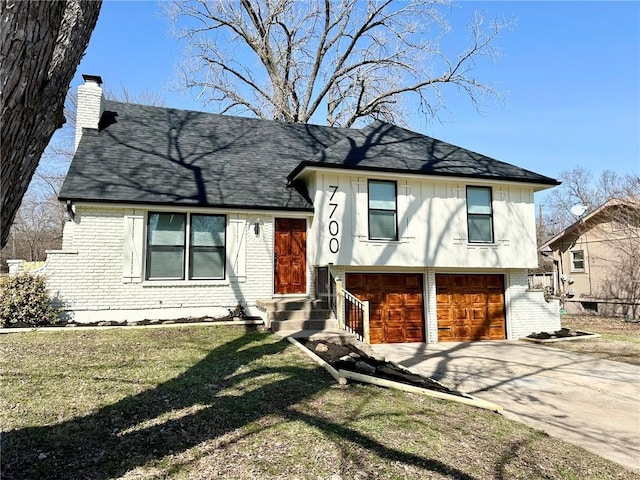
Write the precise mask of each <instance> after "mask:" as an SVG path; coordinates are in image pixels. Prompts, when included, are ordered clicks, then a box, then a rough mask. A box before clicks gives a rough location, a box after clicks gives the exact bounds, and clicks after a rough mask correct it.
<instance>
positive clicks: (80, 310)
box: [39, 207, 273, 321]
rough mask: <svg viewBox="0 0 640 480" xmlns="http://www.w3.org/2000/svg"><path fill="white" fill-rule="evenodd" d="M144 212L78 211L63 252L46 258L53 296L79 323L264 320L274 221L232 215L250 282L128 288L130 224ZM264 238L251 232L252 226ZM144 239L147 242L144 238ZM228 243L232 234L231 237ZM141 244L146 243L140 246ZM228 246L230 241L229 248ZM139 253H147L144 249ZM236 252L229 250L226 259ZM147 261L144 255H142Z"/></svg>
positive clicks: (139, 283) (270, 290) (160, 283)
mask: <svg viewBox="0 0 640 480" xmlns="http://www.w3.org/2000/svg"><path fill="white" fill-rule="evenodd" d="M145 213H146V212H145V211H144V210H140V209H130V208H129V209H125V208H87V207H84V208H83V207H78V208H77V212H76V217H75V220H74V221H73V222H69V223H68V224H67V226H66V227H65V238H64V240H63V245H64V250H61V251H54V252H49V255H48V258H47V263H46V265H45V267H44V268H43V269H42V270H41V271H40V272H39V273H43V274H45V275H47V276H48V284H49V289H50V291H51V294H52V295H53V296H54V297H55V298H56V299H57V300H58V301H60V302H61V303H62V304H63V306H64V308H65V309H66V310H69V311H70V314H71V316H72V317H73V318H75V319H76V320H77V321H97V320H111V319H117V320H136V319H144V318H177V317H183V316H189V315H194V316H195V315H214V316H216V315H224V314H226V313H227V309H233V308H234V307H235V306H236V305H237V304H241V305H243V306H245V307H246V308H247V310H248V312H249V313H251V314H253V315H257V314H259V312H258V311H257V309H256V308H255V304H256V299H259V298H271V296H272V293H273V287H272V285H273V274H272V272H273V263H272V259H273V218H272V217H268V216H264V215H251V214H245V213H237V212H236V213H228V214H227V223H228V227H227V228H229V225H230V224H231V223H232V221H233V220H234V219H243V220H245V222H244V229H245V243H244V251H243V252H242V255H243V256H244V262H245V265H244V269H245V271H246V276H239V277H235V276H231V275H230V274H231V273H232V272H227V278H226V279H225V280H220V281H167V282H165V281H142V279H141V278H140V279H138V280H137V281H134V282H131V283H125V281H127V280H126V279H125V277H123V250H124V243H125V242H124V231H125V217H130V216H137V217H139V216H144V215H145ZM256 221H258V222H260V233H259V234H258V235H256V234H255V233H254V228H253V226H254V224H255V222H256ZM142 238H144V237H142ZM228 238H229V235H228ZM142 241H144V240H142ZM228 243H229V242H228ZM140 248H141V250H142V251H144V246H143V245H140ZM232 248H233V245H230V244H228V245H227V256H228V255H229V253H230V252H231V250H232ZM142 256H144V255H142Z"/></svg>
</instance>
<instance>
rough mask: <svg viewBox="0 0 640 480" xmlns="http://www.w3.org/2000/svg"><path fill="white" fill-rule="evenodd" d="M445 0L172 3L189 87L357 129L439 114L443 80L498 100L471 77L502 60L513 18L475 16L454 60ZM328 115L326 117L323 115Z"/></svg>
mask: <svg viewBox="0 0 640 480" xmlns="http://www.w3.org/2000/svg"><path fill="white" fill-rule="evenodd" d="M447 5H449V2H448V0H412V1H402V2H399V1H393V0H383V1H377V0H367V1H361V0H343V1H334V0H324V1H323V0H309V1H307V2H300V1H297V0H241V1H236V0H219V1H211V0H194V1H188V0H182V1H175V2H173V3H172V4H171V5H169V6H167V7H166V11H167V14H168V15H169V17H170V18H171V19H172V20H173V23H174V26H175V29H176V34H177V35H178V36H179V37H180V38H184V39H186V40H187V42H188V45H189V60H188V63H187V64H186V65H185V66H184V67H183V69H182V73H183V76H184V82H185V86H186V87H187V88H194V89H197V90H198V91H199V97H200V98H201V99H203V100H204V101H205V102H209V103H214V104H216V105H217V106H218V107H219V109H220V111H221V112H222V113H226V112H233V113H236V112H241V113H247V112H250V113H251V114H253V115H255V116H257V117H259V118H270V119H276V120H281V121H286V122H301V123H307V122H309V121H310V120H311V118H312V117H313V116H314V115H316V116H322V113H321V112H322V111H323V110H324V120H326V123H327V124H328V125H333V126H343V127H350V126H352V125H353V124H354V123H356V122H357V121H358V120H359V119H364V118H369V119H373V118H379V119H383V120H386V121H389V122H394V123H401V124H402V123H404V122H403V118H404V116H403V113H404V112H403V110H404V109H405V108H407V107H408V106H409V105H410V106H411V109H412V110H414V109H418V108H419V109H420V110H421V111H422V112H424V113H426V114H428V115H430V116H433V115H436V114H437V112H438V110H439V109H440V108H441V107H443V106H444V101H443V97H442V94H441V93H442V92H441V90H440V88H441V86H443V85H447V84H449V85H452V86H455V87H457V88H458V89H460V90H462V91H464V92H465V93H466V94H467V95H468V97H469V98H470V100H471V102H472V103H473V104H474V105H475V106H476V107H477V108H479V107H480V106H481V104H482V102H483V98H484V97H485V96H487V95H488V96H497V92H496V91H495V90H494V89H493V88H492V87H491V86H489V85H486V84H484V83H482V82H481V81H479V80H478V79H477V78H476V77H475V76H474V72H473V69H474V66H475V62H476V61H477V60H478V59H480V58H481V57H492V58H493V57H495V55H496V51H495V49H494V46H493V42H494V39H495V38H496V36H497V35H498V34H499V32H500V31H501V30H502V29H504V28H505V27H507V26H508V25H509V23H498V22H492V23H490V24H489V25H488V26H485V25H484V20H483V18H482V17H481V16H480V15H475V16H474V17H473V19H472V20H471V22H470V25H469V29H470V34H471V39H470V43H469V46H468V47H467V48H466V49H464V50H462V51H461V52H459V53H458V55H457V56H455V58H453V57H450V56H447V55H445V53H444V51H443V49H442V48H441V43H440V41H441V40H442V38H443V37H444V36H445V35H446V34H448V33H450V28H449V25H448V23H447V21H446V19H445V17H444V15H443V14H442V13H441V12H442V7H444V6H447ZM320 121H322V120H320Z"/></svg>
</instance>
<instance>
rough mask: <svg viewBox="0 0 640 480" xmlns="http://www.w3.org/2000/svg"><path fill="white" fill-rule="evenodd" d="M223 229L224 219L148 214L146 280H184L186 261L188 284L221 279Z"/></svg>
mask: <svg viewBox="0 0 640 480" xmlns="http://www.w3.org/2000/svg"><path fill="white" fill-rule="evenodd" d="M188 222H190V223H188ZM225 225H226V217H225V216H224V215H196V214H191V215H189V216H187V214H185V213H149V223H148V233H147V280H184V278H185V271H186V268H185V261H186V258H188V264H189V266H188V275H189V276H188V278H189V279H190V280H200V279H222V278H224V276H225ZM187 227H188V229H189V235H188V236H187V233H186V232H187ZM187 238H188V240H189V241H188V242H187ZM186 251H188V256H187V255H185V252H186Z"/></svg>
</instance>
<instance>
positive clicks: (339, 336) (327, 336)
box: [274, 328, 357, 345]
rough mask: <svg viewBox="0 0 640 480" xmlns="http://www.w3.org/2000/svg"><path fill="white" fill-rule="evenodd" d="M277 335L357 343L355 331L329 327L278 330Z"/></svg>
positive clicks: (344, 343) (343, 343)
mask: <svg viewBox="0 0 640 480" xmlns="http://www.w3.org/2000/svg"><path fill="white" fill-rule="evenodd" d="M274 333H275V334H276V335H278V336H280V337H282V338H286V337H293V338H308V339H310V340H318V341H324V342H331V343H337V344H338V345H347V344H350V343H356V342H357V340H356V338H357V337H356V336H355V335H354V334H353V333H348V332H345V331H344V330H340V329H337V328H336V329H334V328H329V329H326V330H322V331H318V330H278V331H277V332H274Z"/></svg>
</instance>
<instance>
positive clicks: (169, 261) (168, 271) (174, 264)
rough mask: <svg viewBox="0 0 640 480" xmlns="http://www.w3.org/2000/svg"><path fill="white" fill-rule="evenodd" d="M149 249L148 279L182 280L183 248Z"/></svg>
mask: <svg viewBox="0 0 640 480" xmlns="http://www.w3.org/2000/svg"><path fill="white" fill-rule="evenodd" d="M149 248H150V250H149V265H148V268H149V278H179V279H182V278H183V275H184V248H182V247H160V248H158V247H149Z"/></svg>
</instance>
